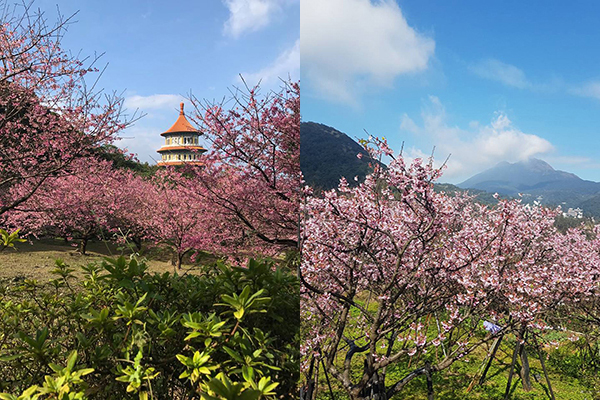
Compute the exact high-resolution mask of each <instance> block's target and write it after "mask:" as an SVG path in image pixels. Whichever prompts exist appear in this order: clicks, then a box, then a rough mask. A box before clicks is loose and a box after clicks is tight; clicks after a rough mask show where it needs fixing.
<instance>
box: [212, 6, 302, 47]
mask: <svg viewBox="0 0 600 400" xmlns="http://www.w3.org/2000/svg"><path fill="white" fill-rule="evenodd" d="M290 2H293V1H290V0H223V3H224V4H225V6H226V7H227V8H228V9H229V19H228V20H227V21H226V22H225V25H224V26H223V32H224V33H225V35H227V36H231V37H233V38H236V39H237V38H238V37H240V35H241V34H242V33H245V32H254V31H258V30H260V29H262V28H264V27H266V26H267V25H269V23H270V22H271V19H272V17H273V15H274V14H275V13H277V12H280V11H281V9H282V6H283V5H284V4H285V3H290Z"/></svg>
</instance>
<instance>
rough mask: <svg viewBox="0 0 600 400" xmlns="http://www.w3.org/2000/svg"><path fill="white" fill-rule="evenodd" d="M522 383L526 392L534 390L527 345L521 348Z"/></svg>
mask: <svg viewBox="0 0 600 400" xmlns="http://www.w3.org/2000/svg"><path fill="white" fill-rule="evenodd" d="M521 381H522V382H523V390H524V391H526V392H530V391H531V390H532V389H533V388H532V387H531V379H529V360H528V359H527V350H525V343H523V345H522V346H521Z"/></svg>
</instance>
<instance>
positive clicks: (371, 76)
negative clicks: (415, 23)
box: [300, 0, 435, 104]
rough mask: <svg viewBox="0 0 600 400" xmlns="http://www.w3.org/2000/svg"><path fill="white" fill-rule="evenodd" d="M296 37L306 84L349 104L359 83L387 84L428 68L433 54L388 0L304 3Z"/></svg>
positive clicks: (431, 46) (430, 41) (311, 0)
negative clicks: (397, 78) (396, 78)
mask: <svg viewBox="0 0 600 400" xmlns="http://www.w3.org/2000/svg"><path fill="white" fill-rule="evenodd" d="M300 37H301V54H302V72H303V74H306V77H307V78H308V80H309V82H308V83H309V84H310V85H311V87H314V88H315V89H316V90H317V91H318V92H319V93H320V95H322V96H324V97H326V98H328V99H330V100H334V101H339V102H345V103H350V104H352V103H355V102H356V93H355V92H356V85H357V84H358V83H359V82H361V81H364V80H367V81H368V83H369V84H370V85H378V86H389V85H390V84H391V83H392V82H393V79H394V78H395V77H397V76H398V75H402V74H408V73H416V72H420V71H424V70H425V69H427V66H428V63H429V60H430V59H431V57H432V56H433V54H434V50H435V42H434V40H433V39H431V38H429V37H426V36H424V35H422V34H420V33H418V32H417V31H416V30H415V29H413V28H412V27H410V26H409V25H408V23H407V21H406V19H405V18H404V15H403V14H402V11H401V10H400V7H399V6H398V4H396V2H395V1H392V0H381V1H377V2H375V3H373V2H371V0H302V1H301V3H300Z"/></svg>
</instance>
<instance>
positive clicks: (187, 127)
mask: <svg viewBox="0 0 600 400" xmlns="http://www.w3.org/2000/svg"><path fill="white" fill-rule="evenodd" d="M179 106H180V107H181V111H179V117H178V118H177V121H175V123H174V124H173V126H172V127H170V128H169V129H168V130H167V131H165V132H163V133H161V136H165V135H166V134H169V133H179V132H194V133H200V132H199V131H198V129H196V128H194V127H193V126H192V124H190V121H188V120H187V118H186V117H185V113H184V112H183V102H182V103H181V104H180V105H179Z"/></svg>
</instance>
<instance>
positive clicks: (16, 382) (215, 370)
mask: <svg viewBox="0 0 600 400" xmlns="http://www.w3.org/2000/svg"><path fill="white" fill-rule="evenodd" d="M83 269H84V279H83V280H77V279H76V278H74V277H73V275H72V273H73V272H74V270H73V269H72V268H70V267H69V266H68V265H66V264H64V263H63V262H62V261H57V262H56V268H55V270H54V271H53V273H54V274H55V275H56V276H57V278H56V279H54V280H52V281H50V282H48V283H44V284H42V283H39V282H37V281H31V280H24V281H21V282H13V281H11V282H4V283H3V284H2V285H0V296H1V298H2V299H1V300H2V301H1V303H0V392H7V393H11V394H3V395H0V399H17V398H18V399H30V398H31V399H37V398H40V399H45V398H48V399H119V400H121V399H167V398H174V399H201V398H202V399H234V398H235V399H237V398H240V399H259V398H261V399H269V398H293V397H297V395H296V393H295V387H296V383H297V381H298V378H299V369H298V368H299V367H298V364H299V361H298V360H299V350H298V343H299V342H298V340H299V334H298V331H299V320H298V315H299V294H298V282H297V279H296V277H295V275H294V274H293V273H291V272H289V271H287V270H284V269H282V268H277V267H276V266H275V265H274V264H273V263H272V262H269V261H255V260H251V261H250V262H249V264H248V267H247V268H239V267H231V266H227V265H225V264H224V263H221V262H219V263H216V264H215V265H213V266H209V267H205V268H204V270H203V271H202V273H201V275H200V276H195V275H184V276H178V275H172V274H169V273H164V274H149V273H148V272H147V267H146V265H145V264H144V263H143V262H138V261H137V260H136V259H130V260H126V259H125V258H123V257H121V258H119V259H116V260H112V259H107V260H106V261H104V262H102V263H101V264H100V265H96V264H91V265H88V266H86V267H83ZM76 364H77V365H76ZM59 365H67V367H66V369H64V368H63V367H59ZM82 371H83V372H82ZM60 374H63V375H65V376H67V375H68V377H72V376H76V379H75V378H72V379H74V380H71V381H69V379H71V378H68V377H67V378H65V377H64V376H63V375H60ZM73 374H74V375H73ZM2 396H3V397H2ZM17 396H21V397H17Z"/></svg>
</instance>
